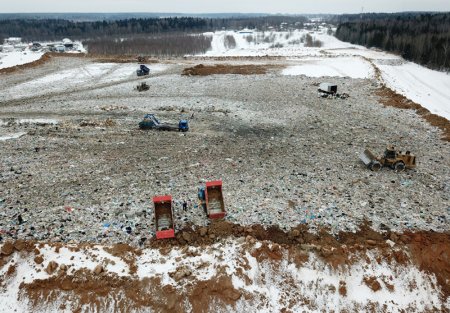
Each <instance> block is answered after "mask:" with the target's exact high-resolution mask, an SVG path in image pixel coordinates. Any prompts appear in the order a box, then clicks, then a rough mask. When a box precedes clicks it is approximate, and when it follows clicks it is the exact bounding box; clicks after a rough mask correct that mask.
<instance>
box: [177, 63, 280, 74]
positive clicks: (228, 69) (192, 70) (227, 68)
mask: <svg viewBox="0 0 450 313" xmlns="http://www.w3.org/2000/svg"><path fill="white" fill-rule="evenodd" d="M270 67H271V66H268V65H252V64H249V65H229V64H217V65H203V64H199V65H196V66H194V67H188V68H185V69H184V70H183V73H182V74H181V75H187V76H191V75H192V76H193V75H200V76H207V75H214V74H240V75H255V74H266V73H267V70H268V69H269V68H270Z"/></svg>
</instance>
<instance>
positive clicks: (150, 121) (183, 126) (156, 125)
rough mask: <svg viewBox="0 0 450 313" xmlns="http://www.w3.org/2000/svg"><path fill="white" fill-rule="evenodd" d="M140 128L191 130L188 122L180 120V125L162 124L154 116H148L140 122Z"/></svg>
mask: <svg viewBox="0 0 450 313" xmlns="http://www.w3.org/2000/svg"><path fill="white" fill-rule="evenodd" d="M139 128H140V129H157V130H166V131H180V132H187V131H188V130H189V122H188V121H187V120H180V121H179V122H178V125H175V124H168V123H161V122H160V121H159V120H158V119H157V118H156V116H155V115H154V114H146V115H145V116H144V119H143V120H142V121H141V122H139Z"/></svg>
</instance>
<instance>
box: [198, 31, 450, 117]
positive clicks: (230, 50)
mask: <svg viewBox="0 0 450 313" xmlns="http://www.w3.org/2000/svg"><path fill="white" fill-rule="evenodd" d="M307 34H309V35H311V36H312V37H313V38H314V40H320V41H321V42H322V46H321V47H317V48H316V47H305V46H304V43H303V42H302V40H303V41H304V37H305V36H306V35H307ZM207 35H209V36H212V49H211V50H210V51H208V52H207V53H206V56H281V57H287V58H288V59H289V61H290V63H291V66H290V67H288V68H287V69H285V70H284V71H283V74H285V75H307V76H311V77H321V76H339V77H351V78H373V77H374V68H373V66H376V67H378V68H379V69H380V71H381V74H382V75H381V76H382V77H381V79H382V82H384V83H385V84H386V85H387V86H388V87H390V88H392V89H393V90H395V91H396V92H398V93H400V94H402V95H404V96H406V97H407V98H409V99H410V100H412V101H414V102H417V103H419V104H420V105H422V106H423V107H425V108H427V109H428V110H430V111H431V112H432V113H434V114H437V115H440V116H443V117H445V118H447V119H450V93H449V92H448V90H450V75H449V74H448V73H442V72H438V71H433V70H430V69H428V68H425V67H423V66H420V65H417V64H415V63H412V62H407V61H405V60H403V59H402V58H401V57H399V56H397V55H394V54H390V53H386V52H383V51H379V50H375V49H367V48H365V47H362V46H358V45H353V44H350V43H346V42H342V41H340V40H338V39H336V38H335V37H333V36H330V35H327V34H326V31H325V30H320V31H316V32H310V31H306V30H298V31H292V32H250V33H239V32H234V31H219V32H215V33H207ZM230 36H232V37H233V38H234V41H235V43H236V45H235V46H233V45H231V46H230V44H227V42H228V43H229V42H230V40H229V39H226V38H227V37H230ZM302 38H303V39H302ZM368 60H370V61H368ZM371 62H372V64H371Z"/></svg>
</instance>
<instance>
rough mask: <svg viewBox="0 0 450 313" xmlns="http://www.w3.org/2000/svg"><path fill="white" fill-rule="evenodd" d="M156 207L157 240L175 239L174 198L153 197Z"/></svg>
mask: <svg viewBox="0 0 450 313" xmlns="http://www.w3.org/2000/svg"><path fill="white" fill-rule="evenodd" d="M153 205H154V206H155V225H156V239H164V238H174V237H175V226H174V222H173V211H172V196H158V197H153Z"/></svg>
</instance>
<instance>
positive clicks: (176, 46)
mask: <svg viewBox="0 0 450 313" xmlns="http://www.w3.org/2000/svg"><path fill="white" fill-rule="evenodd" d="M211 40H212V37H211V36H204V35H202V34H197V35H189V34H184V33H182V34H172V33H169V34H161V35H153V36H145V37H139V36H136V37H132V38H126V39H110V38H101V39H94V40H88V41H84V42H83V45H84V46H85V47H86V48H87V49H88V51H89V53H93V54H102V55H132V54H140V55H145V56H157V57H173V56H184V55H186V54H201V53H205V52H206V51H207V50H209V49H210V48H211Z"/></svg>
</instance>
